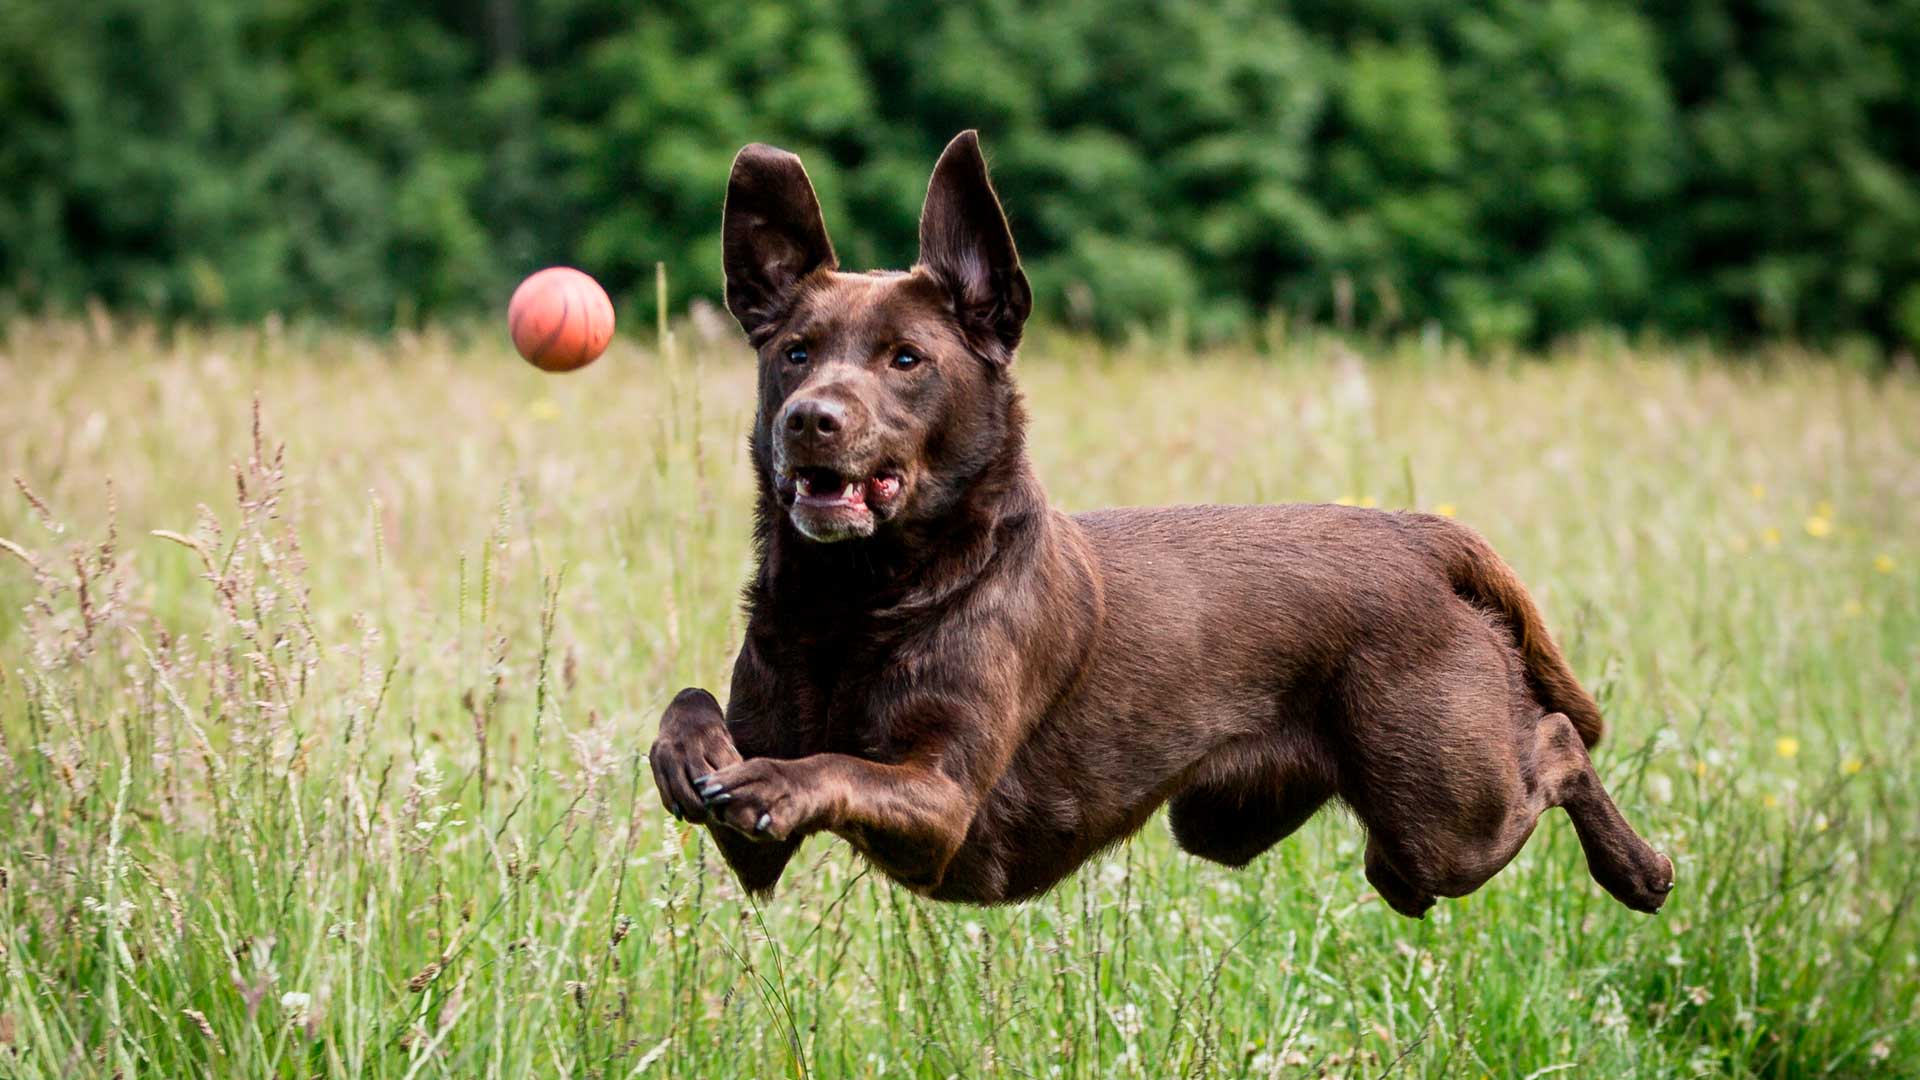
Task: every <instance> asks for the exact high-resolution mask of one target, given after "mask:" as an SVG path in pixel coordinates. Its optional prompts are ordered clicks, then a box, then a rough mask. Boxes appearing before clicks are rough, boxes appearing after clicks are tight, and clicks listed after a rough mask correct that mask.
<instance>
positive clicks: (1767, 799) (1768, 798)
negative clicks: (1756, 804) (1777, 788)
mask: <svg viewBox="0 0 1920 1080" xmlns="http://www.w3.org/2000/svg"><path fill="white" fill-rule="evenodd" d="M1760 805H1761V806H1764V807H1766V808H1767V809H1769V810H1772V809H1773V808H1774V807H1776V806H1779V805H1780V796H1778V795H1775V794H1774V793H1773V792H1771V791H1769V792H1767V793H1766V794H1765V795H1762V796H1760Z"/></svg>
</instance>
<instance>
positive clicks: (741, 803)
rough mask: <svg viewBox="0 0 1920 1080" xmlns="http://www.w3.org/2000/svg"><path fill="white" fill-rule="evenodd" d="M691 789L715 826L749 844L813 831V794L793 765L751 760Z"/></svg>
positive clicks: (708, 776)
mask: <svg viewBox="0 0 1920 1080" xmlns="http://www.w3.org/2000/svg"><path fill="white" fill-rule="evenodd" d="M694 783H695V784H696V785H697V788H698V791H699V793H700V798H701V799H702V800H704V801H705V803H706V810H707V814H708V815H709V816H710V817H711V818H712V819H713V820H714V821H716V822H718V823H720V824H722V825H726V826H728V827H730V828H732V829H735V830H737V831H738V832H740V833H742V834H744V835H746V836H749V837H752V838H753V839H756V840H785V839H787V838H788V837H790V836H795V835H798V834H800V833H804V832H808V831H811V829H812V828H813V826H814V817H815V812H816V807H815V805H814V804H815V798H814V793H813V792H812V791H811V790H809V789H808V788H807V787H806V786H805V784H803V783H802V782H801V781H800V779H799V777H797V776H796V775H795V766H794V763H793V762H791V761H782V760H779V759H775V758H751V759H749V760H746V761H742V762H740V763H739V764H738V765H730V766H728V767H727V768H724V769H719V770H717V771H715V772H712V773H709V774H707V775H706V776H702V777H700V778H699V779H697V780H695V781H694Z"/></svg>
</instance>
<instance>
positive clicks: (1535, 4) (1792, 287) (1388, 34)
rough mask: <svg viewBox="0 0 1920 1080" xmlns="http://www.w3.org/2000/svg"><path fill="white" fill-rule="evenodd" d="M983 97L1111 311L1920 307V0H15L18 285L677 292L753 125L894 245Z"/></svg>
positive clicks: (1, 182)
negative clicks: (550, 267) (657, 284)
mask: <svg viewBox="0 0 1920 1080" xmlns="http://www.w3.org/2000/svg"><path fill="white" fill-rule="evenodd" d="M966 127H977V128H980V129H981V131H982V134H983V139H984V142H985V145H986V147H987V150H988V153H989V157H990V160H991V162H992V164H993V167H994V171H995V180H996V182H997V184H998V185H999V187H1000V189H1001V195H1002V198H1003V199H1004V200H1005V202H1006V203H1007V206H1008V210H1009V213H1010V216H1011V217H1012V219H1013V222H1014V228H1015V233H1016V236H1017V237H1018V239H1019V241H1020V243H1021V246H1022V253H1023V256H1024V257H1025V258H1026V260H1027V262H1028V266H1029V271H1030V273H1031V276H1032V277H1033V280H1034V284H1035V289H1036V293H1037V296H1038V299H1039V302H1040V305H1041V307H1042V309H1043V310H1044V311H1046V312H1048V313H1049V314H1051V315H1052V316H1053V317H1054V318H1055V319H1058V320H1063V321H1069V322H1073V323H1081V324H1087V325H1091V326H1094V327H1098V328H1100V329H1102V330H1105V331H1110V332H1116V331H1124V330H1125V329H1127V328H1128V327H1133V326H1164V325H1167V324H1169V323H1172V324H1174V325H1177V326H1180V327H1184V328H1186V329H1187V330H1188V331H1189V332H1191V333H1193V334H1195V335H1197V336H1213V335H1225V334H1231V333H1235V332H1237V331H1238V330H1239V329H1241V328H1243V327H1245V326H1246V325H1247V324H1248V323H1249V322H1250V321H1252V320H1255V319H1259V318H1261V317H1263V316H1265V315H1267V314H1269V313H1274V312H1278V313H1283V314H1285V315H1287V316H1289V317H1293V318H1300V319H1308V320H1314V321H1328V322H1334V321H1337V322H1341V323H1345V324H1350V325H1354V326H1357V327H1374V328H1381V329H1385V330H1389V331H1391V330H1396V329H1403V328H1417V327H1423V326H1427V325H1430V324H1437V325H1439V326H1442V327H1445V328H1447V329H1449V330H1450V331H1452V332H1455V333H1458V334H1462V335H1465V336H1467V337H1469V338H1471V339H1474V340H1480V341H1515V342H1538V341H1541V340H1544V339H1547V338H1550V337H1553V336H1556V335H1561V334H1566V333H1569V332H1574V331H1579V330H1582V329H1585V328H1590V327H1596V326H1607V327H1619V328H1622V329H1625V330H1627V331H1629V332H1638V331H1655V332H1660V333H1664V334H1668V335H1674V336H1693V335H1706V336H1711V337H1715V338H1721V339H1731V340H1742V339H1748V340H1750V339H1753V338H1760V337H1793V338H1800V339H1805V340H1810V341H1831V340H1835V339H1840V338H1851V337H1862V336H1864V337H1870V338H1873V339H1876V340H1877V341H1879V342H1882V343H1885V344H1892V345H1905V346H1912V345H1914V344H1916V343H1920V0H1671V2H1664V3H1655V2H1632V0H1474V2H1452V0H1294V2H1291V3H1285V4H1282V3H1275V2H1267V3H1260V2H1254V0H1212V2H1206V3H1198V2H1183V0H1079V2H1061V0H1053V2H1039V0H967V2H953V3H936V4H912V5H908V4H900V3H894V2H882V0H738V2H732V0H729V2H717V0H652V2H649V3H647V4H645V5H634V4H629V3H616V2H612V0H467V2H454V0H438V2H407V0H85V2H83V3H79V4H75V5H73V6H71V7H69V6H67V5H64V4H59V3H53V2H49V0H0V192H3V193H4V194H0V297H4V300H0V304H4V305H5V307H6V308H7V309H10V310H16V311H17V310H43V309H54V310H60V309H69V308H72V307H73V306H75V305H78V304H81V303H83V302H85V301H86V300H87V299H88V298H93V297H98V298H100V299H101V300H103V301H104V302H106V303H108V304H110V305H113V306H114V307H116V308H120V309H128V310H134V311H142V312H151V313H154V314H157V315H160V316H162V317H186V318H196V319H235V320H244V319H254V318H258V317H261V316H262V315H264V314H265V313H268V312H275V311H279V312H287V313H295V314H305V315H312V316H317V317H321V318H325V319H331V320H340V321H345V322H351V323H355V324H364V325H370V326H376V327H382V326H391V325H395V324H403V325H404V324H410V323H413V322H417V321H419V320H422V319H426V318H430V317H440V316H449V315H459V314H461V313H465V312H472V311H488V310H492V309H495V308H498V307H499V306H500V305H501V304H502V303H503V302H504V297H505V295H506V293H507V292H508V291H510V289H511V287H512V285H513V283H514V282H515V281H516V280H517V279H518V278H519V277H520V276H521V275H523V274H524V273H526V272H528V271H530V270H532V269H534V268H536V267H539V266H542V265H547V264H551V263H571V264H574V265H578V266H580V267H582V268H584V269H587V270H588V271H590V272H591V273H593V274H595V275H596V276H597V277H599V278H600V279H601V280H602V281H603V282H604V283H605V284H606V285H607V286H608V287H609V289H610V290H611V291H612V292H613V293H614V295H615V297H616V300H619V301H621V302H623V305H624V306H627V307H629V308H631V309H632V310H635V311H650V310H651V305H652V300H651V298H652V289H651V285H652V275H653V266H654V264H655V263H656V262H664V263H665V264H666V265H667V266H668V267H669V270H670V274H671V277H670V280H671V282H672V285H673V290H674V294H675V300H676V302H684V301H686V300H687V299H689V298H690V297H692V296H694V295H705V296H710V297H711V296H717V294H718V282H719V244H718V241H717V234H718V227H719V208H720V203H721V196H722V193H723V191H724V189H725V182H726V175H727V167H728V164H729V162H730V160H731V157H732V154H733V152H734V151H735V150H736V149H737V148H738V147H739V146H740V145H741V144H742V143H744V142H748V141H753V140H760V141H767V142H773V143H777V144H779V145H783V146H786V147H788V148H790V149H793V150H795V151H798V152H799V153H800V154H801V155H802V156H803V157H804V158H805V159H806V161H807V164H808V168H809V170H810V172H811V174H812V177H813V179H814V181H815V184H816V186H817V187H818V188H819V191H820V195H821V199H822V203H823V206H824V209H825V212H826V215H827V219H828V224H829V227H830V228H831V229H832V230H833V234H834V237H835V241H836V244H837V246H838V247H839V250H840V254H841V258H842V262H843V264H846V265H849V266H859V267H865V266H876V265H878V266H897V265H902V264H904V263H906V262H908V261H910V260H911V259H912V257H913V254H914V238H915V235H916V232H915V230H916V221H917V214H918V210H919V204H920V200H921V197H922V195H923V194H924V192H925V184H926V178H927V173H928V170H929V169H930V167H931V165H932V162H933V160H934V157H935V156H936V155H937V153H938V152H939V150H940V148H941V146H942V145H943V144H944V142H945V140H946V139H947V138H948V137H950V136H951V135H952V134H953V133H954V132H956V131H958V130H960V129H962V128H966Z"/></svg>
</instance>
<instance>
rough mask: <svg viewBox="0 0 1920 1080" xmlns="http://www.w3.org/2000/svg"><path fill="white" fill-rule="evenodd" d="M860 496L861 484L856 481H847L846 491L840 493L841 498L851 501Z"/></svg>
mask: <svg viewBox="0 0 1920 1080" xmlns="http://www.w3.org/2000/svg"><path fill="white" fill-rule="evenodd" d="M859 494H860V484H859V482H858V481H855V480H849V481H847V486H846V489H845V490H843V491H841V492H840V497H841V498H843V499H851V498H853V497H855V496H857V495H859Z"/></svg>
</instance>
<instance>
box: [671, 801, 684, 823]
mask: <svg viewBox="0 0 1920 1080" xmlns="http://www.w3.org/2000/svg"><path fill="white" fill-rule="evenodd" d="M667 811H668V812H669V813H671V814H672V815H673V816H674V817H675V818H678V819H679V820H681V821H685V820H687V815H685V814H683V813H681V812H680V804H679V803H674V804H673V805H672V806H669V807H668V808H667Z"/></svg>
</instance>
